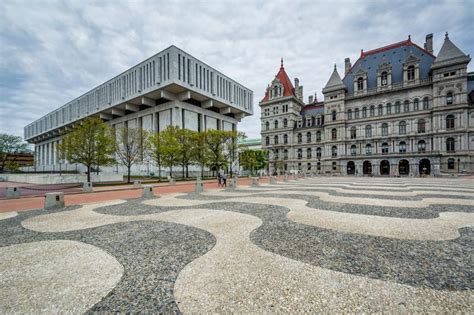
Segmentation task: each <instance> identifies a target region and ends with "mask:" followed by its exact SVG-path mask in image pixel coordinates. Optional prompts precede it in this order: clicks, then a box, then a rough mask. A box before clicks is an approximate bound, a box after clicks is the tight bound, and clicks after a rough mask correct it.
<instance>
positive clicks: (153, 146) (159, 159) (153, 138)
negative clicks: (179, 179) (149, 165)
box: [147, 132, 164, 177]
mask: <svg viewBox="0 0 474 315" xmlns="http://www.w3.org/2000/svg"><path fill="white" fill-rule="evenodd" d="M147 142H148V146H149V150H148V154H149V156H150V157H151V158H152V159H153V160H154V161H155V163H156V165H157V166H158V177H161V167H162V165H163V150H164V145H163V132H155V133H154V134H152V135H150V136H149V137H148V141H147Z"/></svg>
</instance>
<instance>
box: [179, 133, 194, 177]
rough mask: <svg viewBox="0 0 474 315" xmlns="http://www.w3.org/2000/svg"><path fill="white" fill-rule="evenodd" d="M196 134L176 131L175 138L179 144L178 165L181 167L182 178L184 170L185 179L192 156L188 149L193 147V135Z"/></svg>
mask: <svg viewBox="0 0 474 315" xmlns="http://www.w3.org/2000/svg"><path fill="white" fill-rule="evenodd" d="M194 133H196V132H195V131H191V130H189V129H185V128H184V129H178V130H177V137H178V142H179V149H178V155H179V165H181V167H182V169H183V177H185V174H184V173H185V170H186V177H188V166H189V164H191V163H192V154H191V150H190V148H191V147H192V146H193V145H194V144H193V134H194Z"/></svg>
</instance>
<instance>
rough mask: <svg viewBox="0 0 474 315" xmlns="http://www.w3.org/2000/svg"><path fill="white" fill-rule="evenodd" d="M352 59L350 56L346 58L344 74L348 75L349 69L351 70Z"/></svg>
mask: <svg viewBox="0 0 474 315" xmlns="http://www.w3.org/2000/svg"><path fill="white" fill-rule="evenodd" d="M351 67H352V65H351V59H350V58H346V59H344V76H346V75H347V74H348V73H349V71H351Z"/></svg>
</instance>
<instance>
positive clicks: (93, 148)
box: [58, 117, 115, 181]
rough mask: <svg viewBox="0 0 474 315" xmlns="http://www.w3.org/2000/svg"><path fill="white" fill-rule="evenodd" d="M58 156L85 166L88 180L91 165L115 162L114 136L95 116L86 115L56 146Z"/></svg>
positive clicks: (88, 179)
mask: <svg viewBox="0 0 474 315" xmlns="http://www.w3.org/2000/svg"><path fill="white" fill-rule="evenodd" d="M58 150H59V153H60V156H61V157H62V158H66V159H67V160H68V161H69V162H70V163H80V164H83V165H84V166H86V167H87V181H90V170H91V167H92V166H94V165H95V166H101V165H111V164H113V163H114V162H115V159H114V158H113V153H114V151H115V146H114V138H113V136H112V134H111V131H110V128H109V127H108V126H107V125H106V124H105V123H104V122H103V121H102V120H101V119H100V118H97V117H88V118H86V119H84V120H83V121H82V122H81V123H80V124H78V125H77V126H76V127H75V128H74V130H72V131H71V132H69V133H67V134H66V135H65V136H64V137H63V138H62V141H61V142H60V144H59V146H58Z"/></svg>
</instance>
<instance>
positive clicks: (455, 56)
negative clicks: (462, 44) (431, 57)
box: [432, 32, 471, 68]
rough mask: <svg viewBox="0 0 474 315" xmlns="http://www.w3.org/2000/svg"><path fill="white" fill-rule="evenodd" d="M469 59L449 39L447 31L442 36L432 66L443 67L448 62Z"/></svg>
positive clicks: (454, 62)
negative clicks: (439, 47) (442, 41)
mask: <svg viewBox="0 0 474 315" xmlns="http://www.w3.org/2000/svg"><path fill="white" fill-rule="evenodd" d="M470 60H471V59H470V58H469V56H468V55H466V54H465V53H463V52H462V51H461V49H459V48H458V47H457V46H456V45H454V43H453V42H452V41H451V40H450V39H449V36H448V33H447V32H446V35H445V37H444V43H443V46H442V47H441V50H440V51H439V54H438V57H436V59H435V61H434V63H433V66H432V68H439V67H444V66H446V65H450V64H457V63H464V62H469V61H470Z"/></svg>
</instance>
